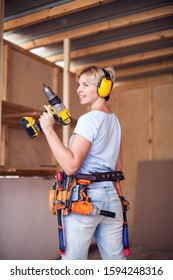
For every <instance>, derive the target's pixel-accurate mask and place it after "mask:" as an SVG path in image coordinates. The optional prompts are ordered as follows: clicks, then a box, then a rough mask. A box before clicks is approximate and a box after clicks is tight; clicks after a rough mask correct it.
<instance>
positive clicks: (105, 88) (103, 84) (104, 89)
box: [97, 68, 113, 97]
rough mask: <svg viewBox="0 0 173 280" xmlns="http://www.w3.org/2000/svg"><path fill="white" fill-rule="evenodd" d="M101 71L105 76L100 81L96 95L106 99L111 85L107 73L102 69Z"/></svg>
mask: <svg viewBox="0 0 173 280" xmlns="http://www.w3.org/2000/svg"><path fill="white" fill-rule="evenodd" d="M102 70H103V72H104V74H105V77H104V78H102V79H101V81H100V83H99V85H98V88H97V93H98V95H99V96H100V97H107V96H108V95H109V94H110V93H111V90H112V86H113V83H112V81H111V77H110V74H109V72H108V71H106V70H105V69H103V68H102Z"/></svg>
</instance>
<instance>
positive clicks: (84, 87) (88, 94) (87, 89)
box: [77, 74, 99, 106]
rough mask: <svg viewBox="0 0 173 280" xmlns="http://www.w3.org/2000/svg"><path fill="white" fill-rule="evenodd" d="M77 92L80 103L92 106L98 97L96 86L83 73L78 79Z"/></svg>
mask: <svg viewBox="0 0 173 280" xmlns="http://www.w3.org/2000/svg"><path fill="white" fill-rule="evenodd" d="M77 94H78V96H79V100H80V103H81V105H90V106H92V105H93V104H94V103H95V102H96V101H97V100H98V98H99V96H98V94H97V86H96V85H95V84H93V83H91V82H90V81H89V79H87V76H86V75H85V74H82V75H81V76H80V78H79V80H78V88H77Z"/></svg>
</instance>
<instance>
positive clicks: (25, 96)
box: [9, 49, 54, 110]
mask: <svg viewBox="0 0 173 280" xmlns="http://www.w3.org/2000/svg"><path fill="white" fill-rule="evenodd" d="M53 69H54V68H53V67H51V66H49V65H47V64H44V63H41V62H40V61H39V60H37V59H34V58H32V57H30V56H27V55H25V54H23V53H20V52H18V51H16V50H15V49H12V50H11V55H10V73H9V91H10V94H9V101H11V102H13V103H17V104H20V105H24V106H28V107H31V108H35V109H41V110H42V109H43V105H44V104H47V100H46V98H45V95H44V93H43V85H42V84H43V83H45V84H47V85H49V86H50V87H52V86H53V77H54V73H53Z"/></svg>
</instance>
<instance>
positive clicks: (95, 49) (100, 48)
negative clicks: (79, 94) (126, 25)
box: [46, 29, 173, 62]
mask: <svg viewBox="0 0 173 280" xmlns="http://www.w3.org/2000/svg"><path fill="white" fill-rule="evenodd" d="M168 38H173V29H169V30H164V31H159V32H153V33H149V34H145V35H140V36H135V37H132V38H127V39H123V40H118V41H114V42H111V43H106V44H100V45H96V46H92V47H89V48H82V49H80V50H76V51H71V53H70V58H71V59H73V58H76V57H85V56H89V55H93V54H95V53H100V52H104V51H106V52H108V51H111V50H118V49H120V48H123V47H130V46H135V45H137V44H142V43H149V42H150V43H152V42H157V41H158V42H159V41H160V40H164V39H168ZM63 59H64V54H63V53H62V54H57V55H52V56H49V57H46V60H48V61H50V62H57V61H62V60H63Z"/></svg>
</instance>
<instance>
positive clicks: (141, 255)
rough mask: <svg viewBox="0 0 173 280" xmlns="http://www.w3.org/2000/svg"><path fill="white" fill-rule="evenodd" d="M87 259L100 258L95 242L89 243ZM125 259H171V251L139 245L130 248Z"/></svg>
mask: <svg viewBox="0 0 173 280" xmlns="http://www.w3.org/2000/svg"><path fill="white" fill-rule="evenodd" d="M88 259H89V260H100V259H101V257H100V254H99V251H98V248H97V245H96V244H95V243H92V244H91V247H90V250H89V255H88ZM127 260H173V251H159V250H148V249H144V248H141V247H138V248H134V247H132V248H130V255H129V256H128V257H127Z"/></svg>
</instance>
